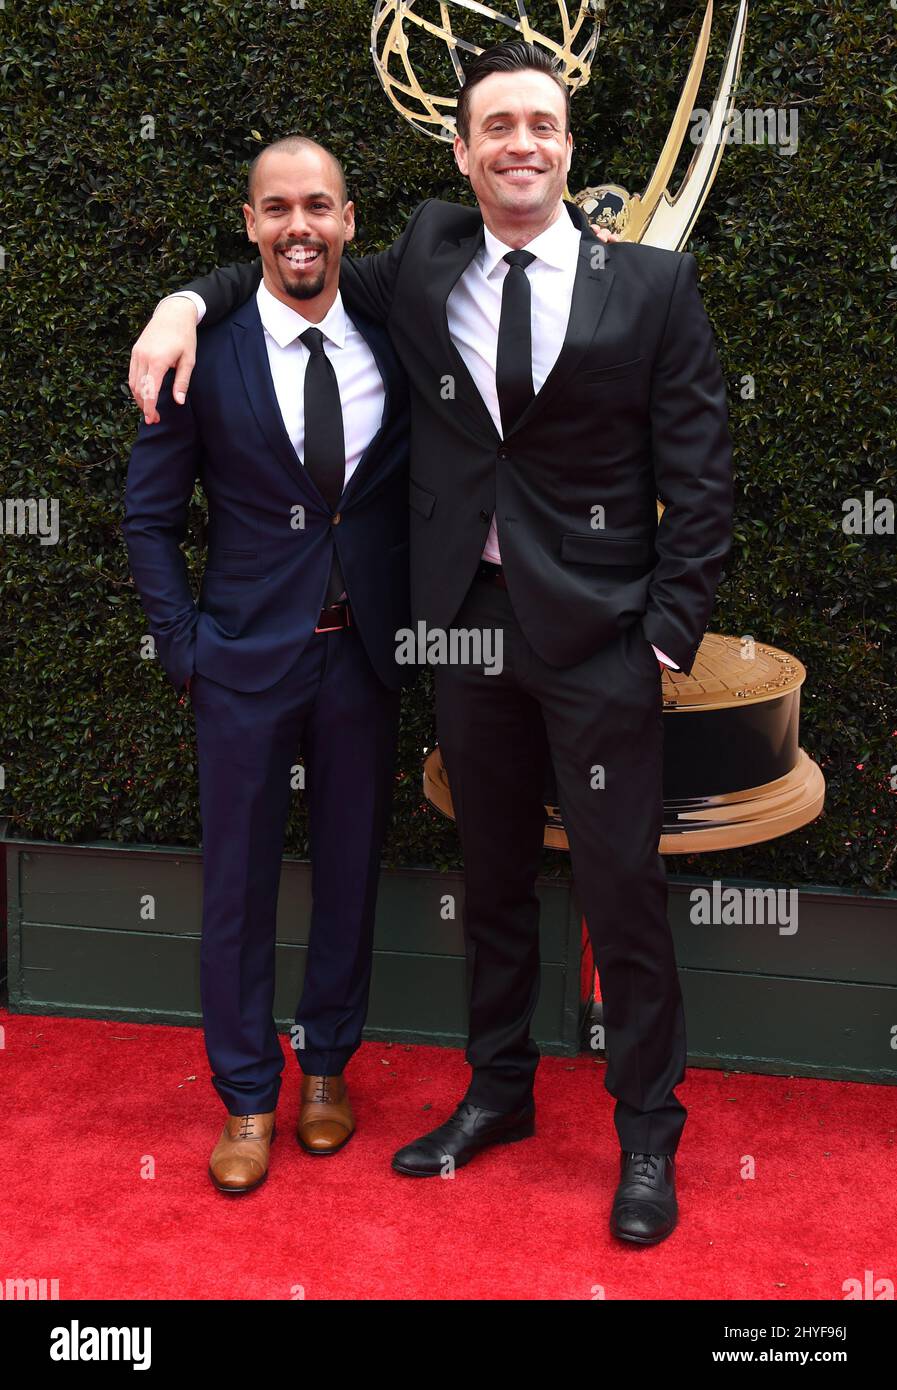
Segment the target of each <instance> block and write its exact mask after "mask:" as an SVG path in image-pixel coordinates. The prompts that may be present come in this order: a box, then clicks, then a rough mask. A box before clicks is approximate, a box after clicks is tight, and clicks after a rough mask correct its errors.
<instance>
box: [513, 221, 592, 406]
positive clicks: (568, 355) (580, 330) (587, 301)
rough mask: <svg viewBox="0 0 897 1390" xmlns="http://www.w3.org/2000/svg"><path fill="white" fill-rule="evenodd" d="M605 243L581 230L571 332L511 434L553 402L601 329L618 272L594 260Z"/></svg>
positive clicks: (567, 333)
mask: <svg viewBox="0 0 897 1390" xmlns="http://www.w3.org/2000/svg"><path fill="white" fill-rule="evenodd" d="M574 220H575V219H574ZM601 245H602V243H601V242H600V241H599V240H598V238H597V237H595V236H593V235H592V234H591V232H586V231H583V232H582V233H581V236H580V240H579V258H578V260H577V262H576V276H575V279H574V281H573V302H572V304H571V306H570V318H569V319H568V320H567V332H566V334H565V335H564V342H563V345H562V347H561V350H560V352H559V353H558V357H557V361H556V362H555V364H554V366H553V367H552V369H551V371H550V372H549V373H548V376H547V377H546V378H545V380H544V382H543V383H542V389H541V390H540V391H538V392H537V393H536V395H535V396H534V397H533V399H532V400H531V401H530V403H529V405H528V406H527V407H526V409H525V410H524V412H523V414H522V415H521V416H520V418H519V419H518V420H517V423H516V424H515V425H514V427H513V429H512V430H511V431H510V433H511V434H514V433H515V432H516V431H517V430H519V429H520V428H521V427H522V426H524V425H527V424H529V423H530V421H531V420H532V419H533V417H534V416H536V415H538V414H539V413H540V412H541V411H543V410H544V409H545V408H546V407H547V406H548V405H550V404H551V402H552V400H553V399H554V398H555V396H556V395H557V392H558V391H559V390H560V388H561V387H562V386H563V385H564V383H565V382H566V381H568V380H569V379H570V377H571V375H572V374H573V372H574V371H575V370H576V367H577V366H578V364H579V362H580V360H581V358H582V357H583V354H584V353H585V352H586V350H587V348H588V347H589V346H590V344H591V343H592V341H593V339H594V337H595V334H596V333H597V331H598V324H599V322H600V319H601V315H602V314H603V313H604V308H605V305H606V304H607V298H608V295H609V294H610V290H611V286H612V285H613V282H614V272H613V270H611V268H610V265H607V264H606V265H605V267H604V269H603V270H602V269H600V264H595V265H593V263H592V252H593V249H594V248H595V247H596V246H601Z"/></svg>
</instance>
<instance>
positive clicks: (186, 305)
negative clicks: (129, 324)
mask: <svg viewBox="0 0 897 1390" xmlns="http://www.w3.org/2000/svg"><path fill="white" fill-rule="evenodd" d="M197 318H198V311H197V308H196V305H195V304H193V302H192V301H191V300H189V299H187V298H186V296H185V295H177V294H176V295H169V297H168V298H167V299H163V300H162V301H161V302H160V303H159V304H158V305H157V307H156V312H155V313H154V314H153V316H152V318H151V319H150V321H149V323H148V324H147V325H146V327H145V328H144V330H143V332H142V333H141V335H140V337H139V338H138V339H137V342H136V343H135V344H134V346H133V348H132V349H131V367H130V371H129V372H128V386H129V388H130V391H131V395H132V396H133V397H134V400H135V401H136V402H137V404H138V406H139V407H140V409H141V410H142V411H143V418H144V420H145V421H146V423H147V424H148V425H154V424H156V423H157V421H158V419H159V412H158V410H157V409H156V401H157V400H158V398H159V387H160V386H161V385H162V378H163V377H164V376H165V373H166V372H167V371H168V369H169V367H174V368H175V378H174V386H173V388H172V395H173V396H174V399H175V401H176V402H177V403H178V405H183V404H184V401H185V400H186V397H187V387H188V386H189V385H190V377H191V375H192V373H193V368H194V365H195V363H196V322H197Z"/></svg>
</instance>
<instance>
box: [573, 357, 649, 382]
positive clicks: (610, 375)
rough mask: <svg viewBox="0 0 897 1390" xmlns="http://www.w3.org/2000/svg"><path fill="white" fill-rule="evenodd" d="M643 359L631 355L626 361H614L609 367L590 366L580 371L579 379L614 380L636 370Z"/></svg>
mask: <svg viewBox="0 0 897 1390" xmlns="http://www.w3.org/2000/svg"><path fill="white" fill-rule="evenodd" d="M644 360H645V359H644V358H643V357H633V358H631V359H630V361H628V362H614V363H612V364H611V365H610V366H609V367H592V368H590V369H589V370H588V371H584V372H580V373H579V379H580V381H588V382H602V381H616V380H617V378H618V377H621V376H629V375H630V374H631V373H634V372H637V371H638V369H639V367H640V366H641V365H642V363H643V362H644Z"/></svg>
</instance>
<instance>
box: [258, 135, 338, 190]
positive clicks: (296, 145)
mask: <svg viewBox="0 0 897 1390" xmlns="http://www.w3.org/2000/svg"><path fill="white" fill-rule="evenodd" d="M307 149H316V150H321V151H323V153H324V154H326V156H327V158H328V159H329V160H330V161H331V163H332V164H333V165H334V168H335V169H336V174H337V179H338V180H339V189H340V197H341V199H342V203H343V206H345V204H346V203H347V202H348V201H349V195H348V193H347V191H346V175H345V173H344V172H343V166H342V165H341V164H340V162H339V160H338V159H337V157H336V155H335V154H333V153H332V152H331V151H330V150H328V149H327V147H326V145H322V144H321V142H320V141H319V140H313V139H312V138H311V136H310V135H284V136H283V137H282V139H280V140H275V141H274V142H273V144H271V145H266V146H265V148H264V149H263V150H259V152H258V154H257V155H256V156H255V158H254V159H253V160H252V162H251V163H250V165H249V172H248V174H247V176H246V201H247V203H251V202H252V195H253V192H254V190H255V177H256V171H257V168H258V162H259V160H260V159H261V158H262V157H263V155H266V154H267V153H268V151H269V150H282V151H283V152H284V154H298V153H299V151H300V150H307Z"/></svg>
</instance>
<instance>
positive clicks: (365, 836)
mask: <svg viewBox="0 0 897 1390" xmlns="http://www.w3.org/2000/svg"><path fill="white" fill-rule="evenodd" d="M191 702H192V705H193V709H194V712H195V717H196V737H197V748H198V753H199V785H200V810H201V816H202V830H203V913H202V946H201V957H200V988H201V997H202V1012H203V1024H204V1029H205V1043H206V1051H207V1053H208V1058H209V1064H210V1066H211V1068H212V1084H213V1085H214V1087H215V1089H216V1091H217V1092H218V1094H219V1095H220V1096H221V1099H222V1100H223V1101H224V1104H225V1106H226V1108H227V1110H228V1111H229V1112H230V1113H231V1114H232V1115H241V1114H248V1113H264V1112H267V1111H270V1110H273V1109H274V1108H275V1105H276V1102H277V1097H278V1093H279V1091H280V1084H281V1072H282V1070H283V1066H284V1057H283V1052H282V1050H281V1046H280V1041H279V1039H278V1035H277V1030H276V1028H275V1024H274V1016H273V1006H274V959H275V950H274V946H275V925H276V914H277V898H278V890H279V886H280V874H281V860H282V855H283V842H284V832H285V826H286V821H287V817H288V814H289V809H290V801H291V797H293V796H296V795H303V793H302V792H301V791H294V790H293V788H292V786H291V780H292V779H291V768H293V767H294V766H295V765H296V763H297V761H298V759H299V756H300V753H301V756H302V758H303V761H304V767H305V791H304V795H305V796H306V798H307V800H308V807H309V823H310V837H311V865H312V895H313V908H312V918H311V930H310V937H309V944H308V955H307V960H306V969H305V982H304V987H303V991H302V998H301V1000H300V1001H299V1005H298V1008H297V1010H296V1023H297V1025H298V1027H297V1028H296V1029H295V1031H294V1037H293V1041H294V1050H295V1052H296V1058H297V1061H298V1063H299V1066H300V1068H301V1070H302V1071H303V1072H305V1073H306V1074H308V1075H331V1076H332V1075H338V1074H339V1073H340V1072H342V1070H343V1068H344V1067H345V1065H346V1063H347V1061H348V1060H349V1058H350V1057H351V1055H352V1053H353V1052H354V1051H355V1050H356V1048H357V1047H358V1045H359V1043H360V1041H361V1031H362V1028H363V1026H364V1021H365V1018H366V1015H367V1005H368V989H369V985H370V975H371V957H372V946H373V929H374V909H375V903H376V895H377V882H378V875H379V869H380V853H381V847H382V843H383V838H384V834H385V831H386V825H387V820H388V814H389V804H390V797H391V790H392V780H393V775H394V767H395V755H396V742H397V737H398V721H399V695H398V692H396V691H391V690H388V689H387V688H386V686H384V685H383V683H382V682H381V681H380V680H379V679H378V677H377V676H376V675H375V674H374V671H373V668H372V667H371V664H370V662H369V660H368V658H367V655H366V654H365V651H364V648H363V646H362V643H361V639H360V638H359V636H358V633H357V631H356V630H355V629H354V628H346V629H342V630H340V631H336V632H330V633H320V634H316V635H315V636H313V637H312V639H311V641H310V642H309V644H308V646H307V647H306V648H305V650H304V651H303V653H302V655H301V657H300V658H299V659H298V660H297V662H296V663H295V665H294V666H293V667H292V669H291V670H290V671H288V673H287V674H286V675H285V676H284V677H283V679H281V680H279V681H277V683H276V684H275V685H273V686H271V687H269V688H268V689H267V690H260V691H256V692H244V691H238V690H231V689H229V688H227V687H226V686H223V685H220V684H218V682H216V681H213V680H211V679H210V678H209V677H207V676H204V675H202V674H201V673H199V672H194V674H193V678H192V682H191ZM297 1044H298V1045H297Z"/></svg>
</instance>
